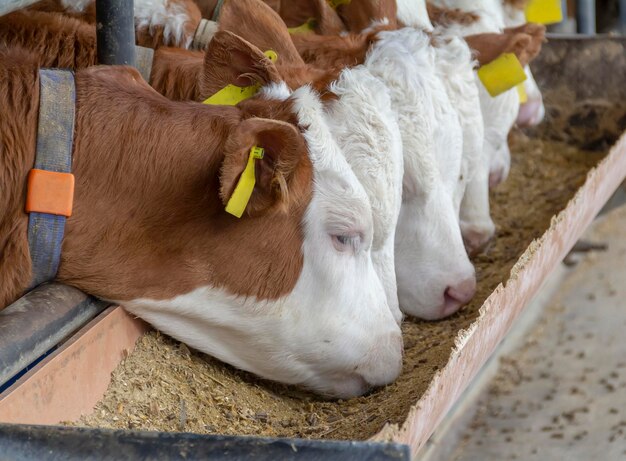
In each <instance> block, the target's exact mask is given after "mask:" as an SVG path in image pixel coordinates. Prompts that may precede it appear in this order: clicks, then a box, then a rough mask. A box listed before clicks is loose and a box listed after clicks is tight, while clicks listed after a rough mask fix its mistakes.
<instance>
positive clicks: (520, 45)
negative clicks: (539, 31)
mask: <svg viewBox="0 0 626 461" xmlns="http://www.w3.org/2000/svg"><path fill="white" fill-rule="evenodd" d="M465 41H466V42H467V44H468V46H469V47H470V49H471V50H472V51H473V53H474V55H475V56H476V60H477V61H478V64H479V65H480V66H482V65H485V64H487V63H489V62H491V61H493V60H494V59H496V58H497V57H498V56H500V55H501V54H502V53H513V54H515V55H516V56H517V58H518V59H519V61H520V63H521V64H522V65H526V64H528V63H529V62H530V56H531V53H530V51H531V50H532V38H531V36H530V35H528V34H523V33H516V34H476V35H469V36H466V37H465Z"/></svg>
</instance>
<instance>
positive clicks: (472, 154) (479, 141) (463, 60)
mask: <svg viewBox="0 0 626 461" xmlns="http://www.w3.org/2000/svg"><path fill="white" fill-rule="evenodd" d="M436 37H437V38H438V39H437V40H436V44H435V52H436V64H437V70H438V73H439V76H440V77H441V80H442V81H443V83H444V85H445V88H446V91H447V94H448V97H449V98H450V101H451V102H452V104H453V106H454V107H455V109H456V110H457V112H458V115H459V119H460V122H461V127H462V129H463V161H462V163H461V176H460V178H459V181H458V184H457V188H456V192H455V205H456V207H457V210H459V212H460V225H461V233H462V235H463V239H464V241H465V242H466V246H467V247H468V249H470V250H472V251H473V250H476V249H477V248H478V247H480V246H481V245H482V244H484V243H485V241H487V240H488V239H489V238H491V237H492V236H493V233H494V232H495V225H494V224H493V221H492V219H491V215H490V213H489V165H490V159H489V157H488V154H487V152H486V151H485V148H484V143H485V142H484V141H485V128H484V121H483V116H482V112H481V110H480V97H479V92H478V88H477V87H476V85H475V77H474V75H475V74H474V70H473V67H474V61H473V59H472V57H471V52H470V49H469V47H468V46H467V43H466V42H465V41H464V40H462V39H461V38H459V37H457V36H455V35H451V34H449V33H448V32H447V31H446V30H445V29H441V28H438V29H437V30H436Z"/></svg>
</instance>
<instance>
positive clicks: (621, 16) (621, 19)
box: [619, 0, 626, 35]
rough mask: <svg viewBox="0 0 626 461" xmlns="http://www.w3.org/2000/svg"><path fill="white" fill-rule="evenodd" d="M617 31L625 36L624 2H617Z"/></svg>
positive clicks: (625, 9)
mask: <svg viewBox="0 0 626 461" xmlns="http://www.w3.org/2000/svg"><path fill="white" fill-rule="evenodd" d="M619 31H620V32H621V33H622V34H623V35H626V0H619Z"/></svg>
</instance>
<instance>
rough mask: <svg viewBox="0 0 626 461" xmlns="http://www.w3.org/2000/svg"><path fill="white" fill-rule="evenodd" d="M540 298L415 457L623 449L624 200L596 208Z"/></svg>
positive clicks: (583, 454) (621, 452) (549, 456)
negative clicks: (590, 247) (570, 260)
mask: <svg viewBox="0 0 626 461" xmlns="http://www.w3.org/2000/svg"><path fill="white" fill-rule="evenodd" d="M584 238H585V239H586V240H588V241H591V242H596V243H605V244H607V245H608V249H607V250H606V251H600V252H590V253H586V254H582V255H578V256H576V259H577V260H578V263H577V264H576V265H575V266H574V267H572V268H570V269H567V270H565V269H562V272H564V273H565V276H564V280H563V282H562V283H561V284H559V285H558V289H557V290H556V293H555V294H554V295H553V296H552V297H551V298H550V299H549V300H548V302H546V303H542V304H540V305H539V306H538V307H537V309H538V312H535V314H529V315H532V316H535V317H537V321H536V322H535V323H534V325H532V326H530V328H527V329H525V330H524V328H523V326H520V328H521V331H520V332H518V333H519V334H517V335H515V334H513V335H511V336H510V337H509V338H508V339H507V340H505V342H504V343H503V344H502V346H501V349H503V350H504V353H503V354H502V355H501V356H500V358H499V361H498V362H499V363H498V366H497V371H496V372H495V374H493V373H489V372H487V373H485V375H486V376H483V379H478V380H477V382H476V383H475V384H474V385H473V387H474V389H473V390H471V391H470V392H468V393H466V396H465V398H463V399H462V400H461V401H460V402H459V404H458V405H457V408H456V410H455V411H454V412H453V413H452V414H451V415H450V416H449V420H448V423H447V424H443V425H442V427H441V429H440V430H439V431H438V432H437V433H436V434H435V435H434V436H433V439H432V442H431V443H430V444H429V446H428V447H427V449H426V451H425V452H424V453H422V455H423V457H422V458H421V459H426V460H429V461H434V460H443V459H448V460H454V461H479V460H480V461H488V460H529V461H532V460H557V459H567V460H571V461H578V460H580V461H583V460H584V461H586V460H590V459H597V460H606V461H612V460H623V459H626V341H624V334H625V332H626V205H623V206H621V207H619V208H616V209H614V210H612V211H610V212H609V213H608V214H607V215H604V216H602V217H600V218H599V219H598V220H596V222H595V223H594V224H593V226H592V227H591V228H590V229H589V230H588V232H587V233H586V235H585V237H584Z"/></svg>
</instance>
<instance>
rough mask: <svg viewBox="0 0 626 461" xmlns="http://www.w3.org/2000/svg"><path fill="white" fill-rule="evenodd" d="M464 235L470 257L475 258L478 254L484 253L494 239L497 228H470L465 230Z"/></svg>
mask: <svg viewBox="0 0 626 461" xmlns="http://www.w3.org/2000/svg"><path fill="white" fill-rule="evenodd" d="M462 234H463V243H464V244H465V249H466V250H467V252H468V253H469V255H470V256H475V255H476V254H477V253H479V252H480V251H482V250H483V249H484V248H485V247H486V246H487V243H489V241H490V240H491V239H492V238H493V236H494V234H495V228H494V226H491V227H485V228H484V229H482V228H469V229H465V230H463V232H462Z"/></svg>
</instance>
